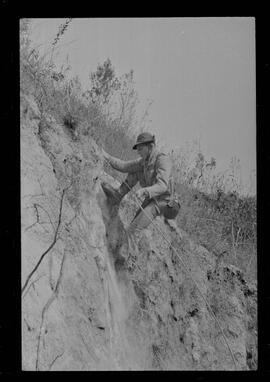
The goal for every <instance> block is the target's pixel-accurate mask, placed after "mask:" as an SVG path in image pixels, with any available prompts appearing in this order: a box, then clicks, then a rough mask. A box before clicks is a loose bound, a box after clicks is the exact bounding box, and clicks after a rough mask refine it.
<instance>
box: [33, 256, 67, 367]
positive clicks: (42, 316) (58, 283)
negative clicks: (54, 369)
mask: <svg viewBox="0 0 270 382" xmlns="http://www.w3.org/2000/svg"><path fill="white" fill-rule="evenodd" d="M65 258H66V250H65V251H64V255H63V259H62V263H61V268H60V271H59V277H58V280H57V283H56V286H55V290H54V291H53V293H52V295H51V297H50V298H49V299H48V301H47V302H46V304H45V306H44V308H43V309H42V313H41V324H40V328H39V335H38V345H37V359H36V370H38V369H39V352H40V340H41V335H42V332H43V324H44V319H45V314H46V312H47V310H48V309H49V307H50V305H51V304H52V302H53V301H54V300H55V298H56V297H57V295H58V292H59V285H60V281H61V278H62V274H63V266H64V261H65Z"/></svg>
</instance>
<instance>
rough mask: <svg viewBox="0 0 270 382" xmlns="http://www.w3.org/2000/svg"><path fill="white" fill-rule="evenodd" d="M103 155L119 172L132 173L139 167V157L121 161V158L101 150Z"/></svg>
mask: <svg viewBox="0 0 270 382" xmlns="http://www.w3.org/2000/svg"><path fill="white" fill-rule="evenodd" d="M103 155H104V157H105V159H106V161H107V162H108V163H109V164H110V165H111V166H112V167H113V168H114V169H115V170H118V171H120V172H128V173H134V172H138V171H139V169H140V168H141V162H142V160H141V158H138V159H134V160H130V161H123V160H121V159H118V158H115V157H113V156H112V155H110V154H108V153H106V152H105V151H104V150H103Z"/></svg>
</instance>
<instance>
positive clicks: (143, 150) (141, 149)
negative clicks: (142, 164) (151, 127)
mask: <svg viewBox="0 0 270 382" xmlns="http://www.w3.org/2000/svg"><path fill="white" fill-rule="evenodd" d="M137 152H138V154H139V155H140V157H141V158H143V159H146V158H147V156H148V154H149V146H148V145H144V144H141V145H138V146H137Z"/></svg>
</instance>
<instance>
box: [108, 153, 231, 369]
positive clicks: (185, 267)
mask: <svg viewBox="0 0 270 382" xmlns="http://www.w3.org/2000/svg"><path fill="white" fill-rule="evenodd" d="M104 159H105V160H106V161H107V162H108V163H109V164H110V162H109V160H108V159H107V158H105V157H104ZM123 183H124V184H125V185H126V186H127V187H128V189H129V190H130V191H131V194H132V195H135V203H136V204H137V206H138V207H139V208H140V209H141V210H142V211H143V213H144V214H145V215H146V217H147V218H148V219H149V220H150V221H151V223H152V224H153V226H154V227H155V228H157V230H158V231H159V232H160V233H161V235H162V237H163V239H164V240H165V241H166V242H167V243H168V244H169V246H170V247H171V248H172V250H173V251H174V252H175V253H176V255H177V256H178V258H179V260H180V262H181V263H182V265H183V266H184V269H185V270H186V272H187V273H188V274H189V276H190V278H191V280H192V281H193V282H194V284H195V286H196V287H197V289H198V291H199V293H200V295H201V297H202V298H203V300H204V302H205V304H206V306H207V307H208V309H209V311H210V313H211V315H212V317H213V318H214V320H215V321H216V322H217V324H218V327H219V329H220V331H221V334H222V336H223V338H224V341H225V343H226V345H227V347H228V349H229V351H230V354H231V357H232V360H233V362H234V366H235V369H236V370H237V366H236V361H235V358H234V355H233V352H232V350H231V347H230V345H229V343H228V341H227V338H226V336H225V333H224V331H223V329H222V327H221V325H220V323H219V320H218V319H217V317H216V315H215V313H214V312H213V310H212V308H211V306H210V304H209V303H208V302H207V300H206V297H205V296H204V295H203V293H202V292H201V290H200V287H199V286H198V284H197V282H196V281H195V279H194V278H193V276H192V274H191V272H190V271H189V269H188V267H187V265H186V264H185V262H184V261H183V259H182V258H181V256H180V255H179V253H178V252H177V250H176V249H175V247H174V246H173V245H172V244H171V243H170V241H169V240H168V239H167V237H166V235H165V234H164V232H163V231H162V230H161V229H160V228H159V226H158V225H157V224H155V222H154V221H153V220H152V219H151V218H150V216H148V214H147V213H146V212H145V210H144V209H143V208H142V206H141V204H140V203H139V202H137V200H136V194H135V193H134V191H133V190H132V189H131V188H130V187H129V185H128V184H127V183H126V182H125V181H123Z"/></svg>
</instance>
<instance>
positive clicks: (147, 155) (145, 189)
mask: <svg viewBox="0 0 270 382" xmlns="http://www.w3.org/2000/svg"><path fill="white" fill-rule="evenodd" d="M133 149H134V150H137V152H138V154H139V158H138V159H135V160H131V161H122V160H120V159H118V158H115V157H112V156H111V155H109V154H108V153H106V152H105V151H104V150H103V155H104V157H105V159H106V161H107V162H108V163H109V164H110V165H111V166H112V167H113V168H114V169H116V170H118V171H121V172H124V173H128V175H127V178H126V179H125V181H124V182H123V183H122V184H121V186H120V187H119V189H114V188H113V187H112V186H111V185H109V184H108V183H105V182H103V183H102V188H103V190H104V192H105V194H106V195H107V196H108V197H109V198H111V200H112V202H114V203H116V204H119V203H120V201H121V199H122V198H123V197H124V196H125V195H126V194H127V193H128V192H129V191H130V190H131V189H132V188H133V187H134V186H135V185H136V184H137V183H138V182H139V184H140V186H141V188H140V189H139V190H138V191H137V192H136V196H137V198H138V199H139V200H140V201H141V202H142V204H141V208H139V209H138V211H137V212H136V214H135V217H134V219H133V220H132V222H131V224H130V225H129V227H128V229H127V235H128V237H130V236H136V235H137V234H138V233H139V232H140V231H141V230H143V229H145V228H146V227H148V225H149V224H150V223H151V221H152V220H153V219H154V218H155V217H156V216H158V215H163V216H164V217H165V218H167V219H174V218H175V217H176V215H177V213H178V210H179V205H177V203H175V202H174V201H173V200H172V189H171V168H172V165H171V161H170V158H169V157H168V156H167V155H166V154H164V153H163V152H159V151H158V150H157V149H156V146H155V137H154V136H153V135H151V134H150V133H147V132H145V133H141V134H139V135H138V137H137V141H136V144H135V145H134V146H133Z"/></svg>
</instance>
